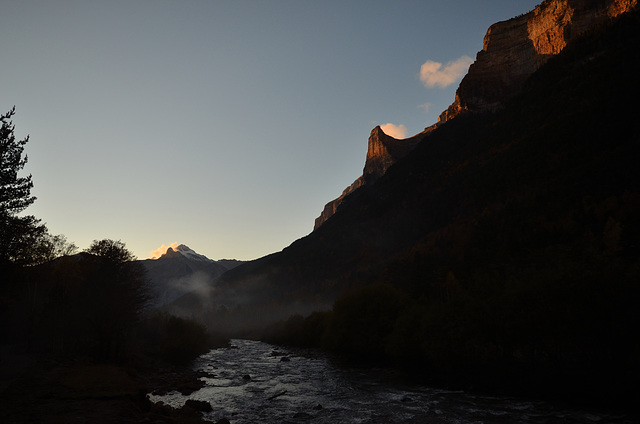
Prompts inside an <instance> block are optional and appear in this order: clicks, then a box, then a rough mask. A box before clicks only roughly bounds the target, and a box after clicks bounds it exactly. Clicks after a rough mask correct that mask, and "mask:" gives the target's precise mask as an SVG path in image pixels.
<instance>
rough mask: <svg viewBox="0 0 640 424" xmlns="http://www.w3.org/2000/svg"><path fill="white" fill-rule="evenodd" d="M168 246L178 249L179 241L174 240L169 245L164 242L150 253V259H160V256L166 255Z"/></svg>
mask: <svg viewBox="0 0 640 424" xmlns="http://www.w3.org/2000/svg"><path fill="white" fill-rule="evenodd" d="M168 248H172V249H173V250H174V251H176V252H177V251H178V243H177V242H175V241H174V242H173V243H171V244H170V245H168V246H165V245H164V243H163V244H162V246H160V247H158V248H157V249H156V250H154V251H153V252H151V253H149V258H150V259H158V258H159V257H160V256H162V255H164V254H165V253H166V252H167V249H168Z"/></svg>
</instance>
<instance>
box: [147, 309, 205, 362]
mask: <svg viewBox="0 0 640 424" xmlns="http://www.w3.org/2000/svg"><path fill="white" fill-rule="evenodd" d="M140 333H141V336H142V338H143V339H144V340H143V341H144V343H145V345H146V351H147V352H146V353H147V354H148V355H150V356H153V357H157V358H159V359H162V360H163V361H166V362H168V363H170V364H173V365H184V364H187V363H189V362H190V361H192V360H194V359H195V358H197V357H198V356H200V355H202V354H203V353H206V352H207V351H209V350H210V349H211V348H212V347H213V345H214V343H213V340H212V338H211V336H210V335H209V334H208V333H207V330H206V328H205V327H204V325H202V324H199V323H197V322H195V321H193V320H190V319H186V318H180V317H176V316H173V315H168V314H160V313H158V314H154V315H152V316H150V317H149V318H148V319H147V320H146V321H145V322H144V324H143V325H142V328H141V331H140Z"/></svg>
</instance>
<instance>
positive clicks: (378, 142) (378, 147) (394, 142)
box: [314, 125, 431, 230]
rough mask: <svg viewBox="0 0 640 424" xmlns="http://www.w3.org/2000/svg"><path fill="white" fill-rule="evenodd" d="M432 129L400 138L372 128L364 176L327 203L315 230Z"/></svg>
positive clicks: (317, 219) (317, 220)
mask: <svg viewBox="0 0 640 424" xmlns="http://www.w3.org/2000/svg"><path fill="white" fill-rule="evenodd" d="M430 131H431V128H426V129H425V130H424V131H423V132H421V133H420V134H416V135H414V136H413V137H410V138H407V139H403V140H398V139H396V138H393V137H391V136H390V135H387V134H385V133H384V131H382V128H380V126H379V125H378V126H376V127H375V128H374V129H373V130H371V135H370V136H369V143H368V148H367V157H366V160H365V165H364V169H363V171H362V176H360V177H359V178H357V179H356V180H355V181H354V182H353V183H352V184H351V185H350V186H349V187H347V188H346V189H344V191H343V192H342V194H341V195H340V197H338V198H337V199H334V200H332V201H330V202H329V203H327V204H326V205H325V207H324V209H323V210H322V213H321V214H320V216H319V217H318V218H316V220H315V225H314V230H316V229H318V228H319V227H320V226H321V225H322V224H323V223H324V222H325V221H326V220H327V219H329V218H330V217H331V216H332V215H333V214H334V213H335V212H336V210H338V206H340V204H341V203H342V201H343V200H344V198H345V197H347V196H348V195H349V194H351V193H353V192H354V191H355V190H356V189H358V188H360V187H362V186H363V185H364V184H365V183H368V184H372V183H373V182H374V181H375V180H377V179H378V178H380V177H381V176H382V175H384V173H385V172H386V171H387V169H388V168H389V167H390V166H391V165H393V164H394V163H395V162H397V161H398V160H399V159H401V158H403V157H405V156H406V155H407V154H409V152H410V151H411V150H413V148H414V147H416V146H417V145H418V143H420V141H422V139H423V138H424V137H425V136H426V135H427V134H428V133H429V132H430Z"/></svg>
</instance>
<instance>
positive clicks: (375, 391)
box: [150, 340, 632, 424]
mask: <svg viewBox="0 0 640 424" xmlns="http://www.w3.org/2000/svg"><path fill="white" fill-rule="evenodd" d="M232 345H233V346H234V347H233V348H227V349H215V350H212V351H210V352H209V353H207V354H205V355H202V356H201V357H200V358H199V359H198V361H197V362H196V363H195V365H194V367H195V369H198V370H202V371H205V372H207V373H208V374H209V377H204V378H203V379H204V381H205V383H206V385H205V387H203V388H202V389H200V390H198V391H197V392H194V393H192V394H191V395H189V396H183V395H181V394H180V393H178V392H172V393H169V394H167V395H164V396H155V395H150V398H151V400H152V401H154V402H160V401H162V402H164V403H166V404H168V405H170V406H173V407H176V408H179V407H181V406H183V405H184V403H185V401H186V400H187V399H195V400H203V401H207V402H209V403H210V404H211V406H212V407H213V411H212V412H210V413H207V414H205V415H204V416H205V418H206V419H208V420H210V421H214V422H215V421H217V420H219V419H221V418H227V419H229V420H230V421H231V423H232V424H241V423H332V424H334V423H363V424H365V423H366V424H370V423H403V424H404V423H434V424H439V423H452V424H453V423H456V424H470V423H478V424H479V423H534V424H538V423H598V424H603V423H631V422H632V421H630V420H627V419H625V418H624V417H615V416H607V415H602V414H598V413H594V412H586V411H579V410H565V409H558V408H554V407H553V406H552V405H550V404H548V403H544V402H539V401H527V400H518V399H512V398H506V397H490V396H477V395H472V394H468V393H464V392H460V391H446V390H438V389H432V388H428V387H422V386H412V385H407V384H403V383H400V382H399V381H398V380H397V379H395V378H394V374H393V373H392V372H391V371H388V370H377V369H373V370H371V369H366V370H354V369H344V368H340V367H337V366H336V365H335V364H333V363H332V362H331V361H330V360H328V359H327V358H326V357H323V356H321V355H320V356H313V357H309V356H301V355H297V354H295V353H294V352H292V351H289V350H287V349H285V348H281V347H276V346H273V345H269V344H267V343H262V342H257V341H249V340H233V341H232ZM282 358H286V359H285V360H283V359H282ZM247 376H248V377H247Z"/></svg>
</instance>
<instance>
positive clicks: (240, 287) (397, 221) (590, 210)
mask: <svg viewBox="0 0 640 424" xmlns="http://www.w3.org/2000/svg"><path fill="white" fill-rule="evenodd" d="M616 22H617V23H616V25H611V24H607V25H603V26H601V27H599V28H598V29H597V30H595V31H592V32H591V33H589V34H588V35H587V36H585V37H582V38H580V39H579V40H576V41H575V42H573V43H572V44H570V45H569V46H568V47H567V48H566V49H565V50H564V51H563V52H562V53H561V54H560V55H558V56H557V57H556V58H554V59H552V60H550V61H549V62H548V63H547V64H546V65H545V66H543V68H542V69H540V70H539V71H538V72H536V73H535V74H534V75H533V77H531V78H530V79H529V81H528V82H527V84H526V86H525V88H524V90H523V92H522V93H521V94H520V95H519V96H518V97H516V98H514V99H513V100H511V101H510V103H509V104H508V105H507V107H506V108H505V109H504V110H503V111H500V112H497V113H495V114H489V115H467V116H460V117H458V118H456V119H454V120H452V121H450V122H448V123H447V124H446V125H443V126H442V127H440V128H438V129H437V130H436V131H434V132H433V133H432V134H430V135H429V136H428V137H426V139H425V140H424V141H423V142H422V143H421V144H420V145H419V146H418V147H417V148H416V149H415V150H414V151H413V152H412V153H411V154H409V155H408V156H407V157H406V158H404V159H402V160H400V161H399V162H398V163H397V164H396V165H394V166H392V167H391V168H390V169H389V170H388V171H387V173H386V174H385V175H384V176H383V177H382V178H380V179H379V180H378V181H377V182H376V183H375V184H372V185H369V186H366V187H364V188H361V189H358V190H357V191H356V192H354V193H353V194H352V195H350V196H349V197H348V198H346V199H345V200H344V203H343V205H341V207H340V209H339V210H338V211H337V213H336V214H335V215H334V216H333V217H332V218H331V219H329V220H328V221H327V222H326V223H325V224H324V225H323V226H322V227H321V228H319V229H317V230H316V231H314V232H313V233H312V234H310V235H309V236H307V237H305V238H303V239H301V240H298V241H296V242H294V243H293V244H292V245H291V246H289V247H288V248H286V249H285V250H284V251H282V252H281V253H278V254H274V255H271V256H270V257H267V258H264V259H263V260H261V261H259V262H256V263H253V264H248V265H245V266H241V267H238V268H237V269H235V270H232V271H230V272H228V273H227V274H226V275H225V276H224V277H223V278H222V282H221V286H220V287H221V288H222V289H223V290H222V292H224V293H228V296H226V297H225V298H224V299H221V300H223V301H224V302H225V303H227V304H233V303H234V302H238V303H245V304H251V303H260V304H265V303H269V304H272V303H274V302H275V303H277V304H285V303H290V302H311V303H314V302H317V304H318V305H323V304H326V303H327V302H330V301H332V300H333V299H335V298H336V297H337V296H338V295H340V294H343V293H346V292H348V291H349V290H352V289H354V288H358V287H361V286H363V285H366V284H370V283H374V282H388V283H391V284H393V285H396V286H399V287H403V288H406V289H410V290H411V291H417V292H418V293H423V292H425V291H428V288H429V287H431V286H434V285H436V286H437V285H438V284H441V283H443V282H444V281H445V280H446V277H447V275H448V274H449V273H453V274H455V277H456V278H457V279H458V280H460V279H467V278H470V276H472V275H474V274H477V273H479V272H484V270H491V272H494V271H496V269H497V270H498V271H499V273H501V274H504V273H506V272H508V270H509V269H513V268H514V267H522V266H525V265H526V264H530V263H531V262H532V261H535V260H536V259H533V258H532V256H534V257H535V256H536V254H537V253H536V252H538V251H540V250H544V249H549V248H552V247H554V246H556V247H557V246H564V248H566V249H569V250H575V249H574V248H575V247H576V245H578V246H581V247H580V248H581V249H590V248H593V249H596V250H598V249H599V250H598V251H599V252H603V251H604V250H603V249H605V250H606V249H609V250H610V251H611V252H615V253H616V254H621V255H623V256H624V257H625V258H628V259H635V258H637V254H638V246H637V243H636V242H635V241H634V240H637V237H638V235H639V234H640V231H639V230H638V224H637V223H638V222H639V221H638V219H637V218H638V203H639V196H640V191H639V187H638V185H639V182H640V175H639V169H640V167H638V166H637V165H636V164H637V161H638V158H639V157H640V155H639V153H640V151H639V139H640V135H639V134H640V133H639V129H638V125H637V124H636V122H637V121H636V120H637V112H638V109H637V107H636V106H634V104H633V103H634V102H635V99H638V98H639V94H640V93H639V84H638V80H637V75H636V74H637V70H638V69H640V61H639V56H640V53H639V51H638V49H637V46H638V42H640V35H639V28H640V25H638V14H637V12H634V13H633V14H629V15H626V16H623V17H622V18H620V19H619V20H617V21H616ZM610 233H613V234H610ZM585 238H588V239H589V242H588V243H586V242H585ZM537 260H540V259H537ZM540 265H543V264H540ZM416 294H417V293H416Z"/></svg>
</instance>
